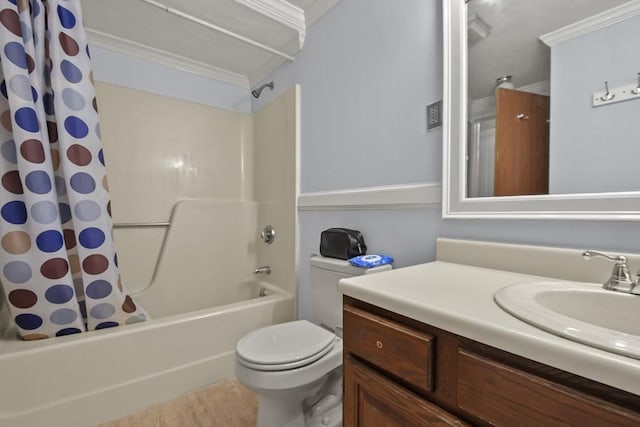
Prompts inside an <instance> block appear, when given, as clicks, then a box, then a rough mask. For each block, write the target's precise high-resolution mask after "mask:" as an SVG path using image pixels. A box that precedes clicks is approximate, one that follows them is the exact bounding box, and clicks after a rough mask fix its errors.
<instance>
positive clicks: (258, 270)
mask: <svg viewBox="0 0 640 427" xmlns="http://www.w3.org/2000/svg"><path fill="white" fill-rule="evenodd" d="M253 274H271V266H270V265H263V266H262V267H258V268H256V269H255V270H253Z"/></svg>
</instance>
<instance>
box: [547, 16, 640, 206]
mask: <svg viewBox="0 0 640 427" xmlns="http://www.w3.org/2000/svg"><path fill="white" fill-rule="evenodd" d="M638 40H640V16H638V17H635V18H631V19H627V20H625V21H622V22H619V23H617V24H615V25H611V26H609V27H606V28H603V29H600V30H598V31H594V32H592V33H589V34H586V35H583V36H580V37H578V38H575V39H572V40H569V41H566V42H564V43H561V44H559V45H557V46H554V47H553V48H552V49H551V124H550V138H551V143H550V147H549V192H550V193H555V194H565V193H588V192H601V191H603V192H607V191H637V190H638V182H640V179H639V178H638V176H639V175H638V158H640V136H639V135H640V96H638V99H636V100H630V101H625V102H620V103H616V104H609V105H604V106H600V107H597V108H593V107H592V94H593V92H599V91H602V90H604V82H605V81H608V82H609V88H610V89H615V88H618V87H621V86H626V85H630V84H634V83H635V84H637V77H636V74H637V73H639V72H640V43H639V42H638Z"/></svg>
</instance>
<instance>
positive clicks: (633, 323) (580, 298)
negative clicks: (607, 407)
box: [494, 282, 640, 359]
mask: <svg viewBox="0 0 640 427" xmlns="http://www.w3.org/2000/svg"><path fill="white" fill-rule="evenodd" d="M494 300H495V301H496V303H497V304H498V305H499V306H500V307H501V308H502V309H503V310H505V311H507V312H508V313H509V314H511V315H513V316H515V317H517V318H519V319H521V320H524V321H525V322H527V323H529V324H531V325H533V326H536V327H538V328H540V329H543V330H545V331H547V332H551V333H553V334H556V335H559V336H561V337H563V338H567V339H570V340H574V341H577V342H580V343H583V344H587V345H590V346H592V347H597V348H600V349H603V350H607V351H610V352H613V353H617V354H622V355H624V356H628V357H632V358H634V359H640V296H638V295H629V294H625V293H619V292H614V291H608V290H604V289H602V287H600V286H598V285H592V284H589V283H573V282H568V283H564V282H536V283H522V284H517V285H511V286H507V287H505V288H502V289H500V290H498V291H497V292H496V293H495V295H494Z"/></svg>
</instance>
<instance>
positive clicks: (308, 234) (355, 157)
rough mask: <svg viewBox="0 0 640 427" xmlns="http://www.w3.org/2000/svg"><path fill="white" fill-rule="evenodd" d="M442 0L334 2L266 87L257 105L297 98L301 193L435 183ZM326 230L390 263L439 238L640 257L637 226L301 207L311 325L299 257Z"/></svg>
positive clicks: (303, 309) (415, 256)
mask: <svg viewBox="0 0 640 427" xmlns="http://www.w3.org/2000/svg"><path fill="white" fill-rule="evenodd" d="M440 4H441V1H440V0H342V1H341V2H340V3H338V5H337V6H336V7H335V8H334V9H332V10H331V11H330V12H329V13H328V14H327V15H325V16H324V17H322V18H321V19H320V20H319V21H318V22H317V23H316V24H315V25H314V26H313V27H312V28H311V29H310V30H309V33H308V36H307V40H306V43H305V46H304V50H303V52H302V53H301V54H300V55H298V58H297V60H296V62H294V63H289V64H285V65H283V66H282V67H280V68H279V69H278V70H276V71H275V72H274V73H272V75H271V76H269V78H267V79H265V80H266V81H270V80H274V82H275V85H276V88H275V90H274V91H273V92H269V91H265V92H263V95H262V97H261V98H260V99H259V100H258V102H255V103H254V105H253V108H254V109H256V110H257V109H259V108H260V107H261V106H262V105H264V104H265V103H267V102H269V101H270V100H271V99H273V98H274V97H275V96H277V95H278V94H280V93H283V92H284V91H286V90H287V88H289V87H290V86H291V85H293V84H294V83H300V85H301V93H302V95H301V96H302V105H301V108H302V112H301V114H302V140H301V145H302V147H301V175H302V176H301V184H302V192H314V191H323V190H334V189H346V188H354V187H364V186H372V185H386V184H400V183H412V182H431V181H440V180H441V170H442V169H441V153H442V133H441V131H440V130H437V131H435V132H426V131H425V118H424V107H425V105H426V104H429V103H431V102H433V101H435V100H438V99H440V98H441V97H442V89H441V87H442V71H441V70H442V54H441V44H442V38H441V33H442V25H441V22H442V21H441V6H440ZM331 226H344V227H351V228H358V229H360V230H362V231H363V233H364V235H365V239H366V242H367V245H368V246H369V252H370V253H375V252H383V253H387V254H389V255H392V256H394V258H395V259H396V261H397V262H396V266H398V267H402V266H407V265H410V264H416V263H421V262H427V261H431V260H433V259H434V257H435V239H436V237H438V236H451V237H460V238H472V239H485V240H494V241H501V242H522V243H530V244H544V245H553V246H567V247H575V248H586V247H590V248H591V247H593V248H601V249H611V250H619V251H623V252H624V251H628V252H640V224H639V223H636V222H618V223H614V222H580V221H534V220H530V221H522V220H442V219H441V216H440V212H439V211H438V210H434V209H398V210H358V211H355V210H353V211H344V210H336V211H311V212H310V211H302V212H300V218H299V230H300V256H299V260H300V261H299V273H298V274H299V283H298V285H299V315H300V317H302V318H309V319H312V318H313V313H312V309H311V299H310V288H309V267H308V263H307V259H308V257H309V255H310V254H311V253H317V252H318V243H319V236H320V232H321V231H322V230H323V229H325V228H328V227H331Z"/></svg>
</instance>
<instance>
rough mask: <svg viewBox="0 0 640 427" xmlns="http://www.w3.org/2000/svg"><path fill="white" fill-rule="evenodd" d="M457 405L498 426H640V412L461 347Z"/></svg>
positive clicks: (459, 352) (458, 367)
mask: <svg viewBox="0 0 640 427" xmlns="http://www.w3.org/2000/svg"><path fill="white" fill-rule="evenodd" d="M457 365H458V366H457V371H458V372H457V374H458V380H457V400H458V407H459V408H461V409H463V410H465V411H467V412H469V413H471V414H474V415H475V416H476V417H478V418H480V419H482V420H484V421H486V422H488V423H490V424H492V425H495V426H515V425H517V426H522V427H525V426H545V427H547V426H548V427H552V426H594V427H595V426H603V427H604V426H629V427H631V426H636V427H637V426H638V425H640V416H639V415H638V414H637V413H634V412H630V411H628V410H626V409H624V408H621V407H618V406H616V405H613V404H611V403H607V402H604V401H602V400H599V399H597V398H595V397H589V396H587V395H583V394H581V393H579V392H577V391H575V390H571V389H568V388H566V387H564V386H562V385H559V384H556V383H553V382H550V381H547V380H545V379H543V378H540V377H538V376H535V375H533V374H529V373H526V372H523V371H520V370H518V369H515V368H512V367H510V366H506V365H503V364H501V363H498V362H495V361H492V360H489V359H486V358H484V357H482V356H480V355H477V354H474V353H472V352H470V351H467V350H463V349H459V350H458V364H457Z"/></svg>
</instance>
